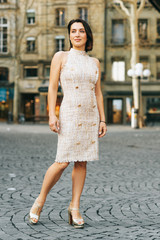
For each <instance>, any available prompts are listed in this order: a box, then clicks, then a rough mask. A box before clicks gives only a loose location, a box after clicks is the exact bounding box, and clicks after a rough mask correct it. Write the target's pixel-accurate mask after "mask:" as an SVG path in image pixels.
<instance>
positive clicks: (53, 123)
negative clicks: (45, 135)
mask: <svg viewBox="0 0 160 240" xmlns="http://www.w3.org/2000/svg"><path fill="white" fill-rule="evenodd" d="M49 127H50V129H51V131H53V132H56V133H59V130H60V126H59V120H58V118H57V117H56V115H53V116H49Z"/></svg>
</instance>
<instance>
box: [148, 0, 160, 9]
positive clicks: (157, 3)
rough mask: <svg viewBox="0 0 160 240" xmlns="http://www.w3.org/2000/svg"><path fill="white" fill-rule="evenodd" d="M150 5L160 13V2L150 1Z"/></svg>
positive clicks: (158, 0)
mask: <svg viewBox="0 0 160 240" xmlns="http://www.w3.org/2000/svg"><path fill="white" fill-rule="evenodd" d="M149 1H150V3H151V4H152V5H153V6H154V7H155V8H156V9H157V10H158V12H160V0H149Z"/></svg>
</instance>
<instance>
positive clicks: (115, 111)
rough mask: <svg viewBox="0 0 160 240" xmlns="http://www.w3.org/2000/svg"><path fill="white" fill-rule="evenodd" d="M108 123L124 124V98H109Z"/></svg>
mask: <svg viewBox="0 0 160 240" xmlns="http://www.w3.org/2000/svg"><path fill="white" fill-rule="evenodd" d="M107 109H108V114H107V115H108V116H107V119H108V123H110V124H122V123H123V99H122V98H108V101H107Z"/></svg>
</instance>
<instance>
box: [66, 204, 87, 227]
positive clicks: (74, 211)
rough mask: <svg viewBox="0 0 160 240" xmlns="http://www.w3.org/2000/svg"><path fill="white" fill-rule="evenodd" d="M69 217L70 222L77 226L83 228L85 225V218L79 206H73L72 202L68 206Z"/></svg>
mask: <svg viewBox="0 0 160 240" xmlns="http://www.w3.org/2000/svg"><path fill="white" fill-rule="evenodd" d="M68 218H69V224H71V225H72V224H73V226H74V227H75V228H83V227H84V220H83V218H82V216H81V214H80V212H79V208H75V207H73V205H72V204H70V206H69V208H68Z"/></svg>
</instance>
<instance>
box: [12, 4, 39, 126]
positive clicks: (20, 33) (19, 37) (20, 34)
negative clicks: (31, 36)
mask: <svg viewBox="0 0 160 240" xmlns="http://www.w3.org/2000/svg"><path fill="white" fill-rule="evenodd" d="M33 3H34V0H25V1H22V0H20V1H19V4H17V6H16V7H17V8H16V9H17V10H16V18H17V19H16V22H17V26H16V51H15V72H16V74H15V80H14V99H13V120H14V122H17V121H18V98H19V97H18V95H19V81H20V63H21V54H22V53H23V52H24V51H25V48H24V47H22V46H23V45H22V41H23V39H24V37H25V35H26V34H27V33H28V32H29V31H30V30H31V28H29V29H26V27H25V26H26V11H27V9H30V8H31V7H32V5H33ZM22 8H23V9H22Z"/></svg>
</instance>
